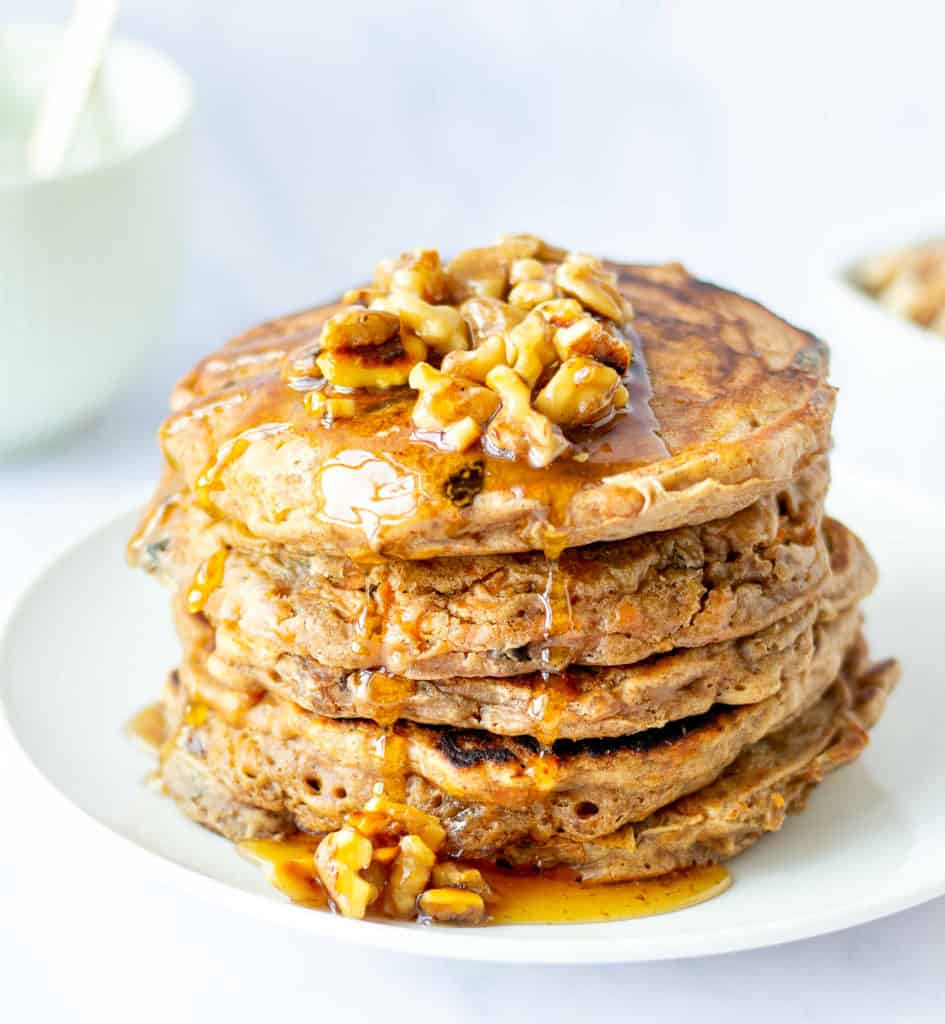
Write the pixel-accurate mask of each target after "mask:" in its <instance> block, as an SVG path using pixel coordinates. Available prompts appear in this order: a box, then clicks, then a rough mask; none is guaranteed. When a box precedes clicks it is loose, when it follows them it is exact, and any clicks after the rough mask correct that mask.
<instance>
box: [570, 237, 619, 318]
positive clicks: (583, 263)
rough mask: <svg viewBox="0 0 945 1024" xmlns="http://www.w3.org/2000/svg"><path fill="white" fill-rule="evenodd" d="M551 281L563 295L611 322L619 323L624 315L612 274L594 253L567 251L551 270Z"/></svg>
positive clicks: (614, 275) (615, 281)
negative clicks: (553, 281)
mask: <svg viewBox="0 0 945 1024" xmlns="http://www.w3.org/2000/svg"><path fill="white" fill-rule="evenodd" d="M555 283H556V284H557V285H558V287H559V288H560V289H561V290H562V291H563V292H565V293H566V294H567V295H572V296H573V297H574V298H576V299H578V300H579V301H580V302H581V303H583V304H584V305H585V306H587V308H588V309H592V310H593V311H594V312H595V313H600V315H601V316H605V317H607V318H608V319H609V320H613V321H614V322H615V323H618V324H622V323H623V322H624V320H625V319H628V317H627V312H628V311H627V309H626V300H625V299H624V297H623V296H622V295H621V294H620V291H619V290H618V288H617V276H616V274H613V273H611V272H610V271H608V270H606V269H605V267H604V264H603V263H601V261H600V260H599V259H596V258H595V257H594V256H585V255H583V254H580V255H579V254H575V253H569V254H568V256H567V258H566V259H565V261H564V262H563V263H562V264H561V266H560V267H558V269H557V271H556V272H555Z"/></svg>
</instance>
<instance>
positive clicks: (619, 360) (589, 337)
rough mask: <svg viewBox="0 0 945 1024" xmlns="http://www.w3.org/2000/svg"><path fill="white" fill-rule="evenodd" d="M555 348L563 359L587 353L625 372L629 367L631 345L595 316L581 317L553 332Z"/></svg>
mask: <svg viewBox="0 0 945 1024" xmlns="http://www.w3.org/2000/svg"><path fill="white" fill-rule="evenodd" d="M554 344H555V349H556V350H557V352H558V356H559V357H560V358H561V359H562V360H565V359H570V358H571V356H587V358H588V359H596V360H597V361H598V362H599V363H603V364H604V366H609V367H611V369H614V370H616V371H617V373H620V374H624V373H626V372H627V370H628V368H629V366H630V356H631V352H630V346H629V345H628V344H627V342H626V341H625V340H624V339H623V338H621V337H619V336H618V335H617V334H615V333H614V331H613V330H611V329H610V328H609V327H608V326H607V324H606V323H602V322H601V321H600V320H595V319H594V318H593V317H592V316H585V317H581V319H580V320H578V321H576V322H575V323H573V324H572V325H571V326H570V327H559V328H558V330H557V331H555V335H554Z"/></svg>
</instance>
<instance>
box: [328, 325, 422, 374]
mask: <svg viewBox="0 0 945 1024" xmlns="http://www.w3.org/2000/svg"><path fill="white" fill-rule="evenodd" d="M426 357H427V347H426V345H425V344H424V343H423V342H422V341H421V340H420V339H419V338H417V337H415V336H413V335H411V334H408V333H407V332H401V334H400V336H399V338H397V339H396V340H394V341H389V342H387V343H386V344H384V345H378V346H377V347H375V348H367V347H363V348H349V349H336V350H334V351H328V352H322V353H321V355H319V357H318V359H316V363H317V365H318V368H319V369H320V370H321V372H322V374H323V375H324V376H325V377H326V378H327V379H328V380H329V381H331V383H332V384H334V385H335V386H336V387H341V388H394V387H400V386H401V385H403V384H406V383H407V379H408V377H409V376H410V371H411V370H412V369H413V367H414V366H416V364H417V363H419V362H420V361H421V360H423V359H426Z"/></svg>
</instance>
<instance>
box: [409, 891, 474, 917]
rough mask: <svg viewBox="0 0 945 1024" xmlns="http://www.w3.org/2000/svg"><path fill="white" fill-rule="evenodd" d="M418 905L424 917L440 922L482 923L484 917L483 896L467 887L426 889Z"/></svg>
mask: <svg viewBox="0 0 945 1024" xmlns="http://www.w3.org/2000/svg"><path fill="white" fill-rule="evenodd" d="M418 906H419V907H420V913H421V914H422V915H423V916H424V917H426V918H427V919H428V920H431V921H438V922H440V923H441V924H482V923H483V922H484V921H485V919H486V904H485V902H484V900H483V898H482V897H481V896H480V895H479V894H478V893H475V892H472V891H470V890H469V889H427V891H426V892H425V893H423V894H422V895H421V896H420V899H419V900H418Z"/></svg>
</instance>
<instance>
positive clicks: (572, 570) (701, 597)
mask: <svg viewBox="0 0 945 1024" xmlns="http://www.w3.org/2000/svg"><path fill="white" fill-rule="evenodd" d="M826 486H827V468H826V464H825V462H823V461H819V462H817V463H815V464H814V465H812V466H811V467H810V468H809V469H808V470H807V471H806V472H805V473H803V474H802V475H801V477H800V478H799V479H798V480H797V481H796V482H794V483H792V484H791V485H789V486H788V487H786V488H785V489H784V490H782V491H780V492H778V493H777V494H772V495H768V496H765V497H763V498H761V499H759V500H758V501H756V502H754V503H753V504H752V505H750V506H749V507H748V508H747V509H743V510H742V511H741V512H738V513H736V514H735V515H733V516H730V517H728V518H726V519H722V520H716V521H714V522H710V523H705V524H702V525H701V526H698V527H681V528H678V529H676V530H672V531H668V532H664V533H660V534H648V535H646V536H643V537H636V538H633V539H631V540H627V541H620V542H615V543H611V544H598V545H592V546H590V547H583V548H574V549H570V550H567V551H565V552H563V553H562V555H561V557H560V559H559V560H558V562H557V563H550V562H549V561H548V560H547V559H546V558H545V557H544V556H543V555H542V554H540V553H531V552H530V553H523V554H517V555H506V556H479V557H468V558H451V559H432V560H427V561H415V560H413V561H408V560H400V561H386V562H382V563H379V564H376V565H361V564H358V563H357V562H354V561H352V560H350V559H344V558H333V557H331V556H324V555H323V556H307V557H306V556H299V555H294V556H293V555H289V554H286V553H284V552H279V551H270V550H268V549H267V548H265V547H263V548H258V547H253V546H252V545H247V543H246V540H245V538H244V537H243V536H242V535H241V534H240V533H239V532H238V531H235V530H233V529H232V528H231V527H230V526H229V525H228V524H226V523H225V522H216V521H215V520H213V519H212V517H210V516H209V515H208V514H207V513H206V512H204V511H202V510H201V509H199V508H197V507H195V506H194V503H193V501H192V500H190V499H188V498H187V497H184V498H182V499H181V500H180V501H179V502H176V503H174V504H173V505H171V506H170V507H169V508H168V509H167V510H166V513H165V515H163V516H159V517H157V518H156V519H155V520H154V521H153V522H152V523H151V525H150V526H149V527H148V528H147V529H145V530H144V531H143V532H142V534H141V536H140V538H139V540H138V542H137V543H136V545H135V547H134V550H133V552H132V557H133V560H134V561H135V562H136V563H137V564H139V565H141V566H142V567H144V568H146V569H148V570H149V571H151V572H153V573H155V574H156V575H157V576H158V577H159V578H160V579H162V581H163V582H164V583H165V584H166V585H168V586H169V587H171V588H175V589H177V590H179V591H180V592H181V593H182V596H183V597H186V595H187V593H188V592H189V591H190V588H191V584H192V581H193V578H194V574H195V572H196V570H197V568H198V566H199V565H201V564H202V563H204V562H206V561H207V560H208V559H211V558H214V557H215V556H216V553H217V552H218V551H220V550H223V551H225V552H226V556H225V559H226V560H225V563H224V565H223V569H222V575H221V576H220V579H219V583H218V585H217V587H216V589H215V590H213V592H212V593H210V594H209V596H208V598H207V600H206V602H205V605H204V608H203V611H204V614H205V615H206V616H207V618H208V619H209V621H210V622H211V623H212V624H213V626H214V628H215V629H216V631H217V638H216V645H217V648H218V651H219V652H220V653H221V655H223V656H225V657H226V658H228V660H229V661H231V662H232V663H233V664H234V665H241V664H242V665H245V664H247V663H251V666H252V667H253V668H254V669H262V670H266V671H276V672H280V673H283V674H285V675H290V676H291V677H292V678H293V679H295V680H303V679H304V678H305V677H307V676H311V677H318V676H321V677H327V678H328V679H329V680H330V681H334V680H337V679H338V678H339V673H338V672H337V671H335V672H331V673H325V672H323V671H322V670H324V669H335V670H338V669H342V670H349V671H353V670H360V669H382V670H384V671H386V672H388V673H393V674H395V675H401V676H405V677H407V678H412V679H423V680H430V679H450V678H452V677H456V676H471V677H500V676H511V675H516V674H521V673H534V672H536V671H543V670H556V671H558V670H561V669H563V668H564V667H566V666H567V665H569V664H582V665H626V664H629V663H631V662H635V661H639V660H641V659H643V658H647V657H650V656H651V655H653V654H656V653H659V652H661V651H666V650H669V649H671V648H674V647H675V648H679V647H694V646H699V645H702V644H706V643H710V642H712V641H719V640H725V639H727V638H732V637H737V636H745V635H748V634H750V633H754V632H757V631H758V630H760V629H763V628H765V627H766V626H767V625H769V624H770V623H772V622H773V621H775V620H776V619H778V618H782V617H784V616H786V615H789V614H790V613H792V612H793V611H794V610H796V609H797V608H799V607H801V606H802V605H803V604H805V603H809V602H810V601H811V600H812V599H813V597H814V596H815V594H816V592H817V591H818V589H819V588H820V587H821V586H822V585H823V584H824V583H825V581H826V579H827V576H828V571H827V570H828V558H827V552H826V549H825V546H824V544H823V542H822V540H821V537H820V535H819V531H818V526H819V523H820V520H821V510H822V504H823V496H824V492H825V491H826ZM300 685H302V684H301V683H300ZM303 703H304V702H303ZM365 713H368V712H365Z"/></svg>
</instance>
